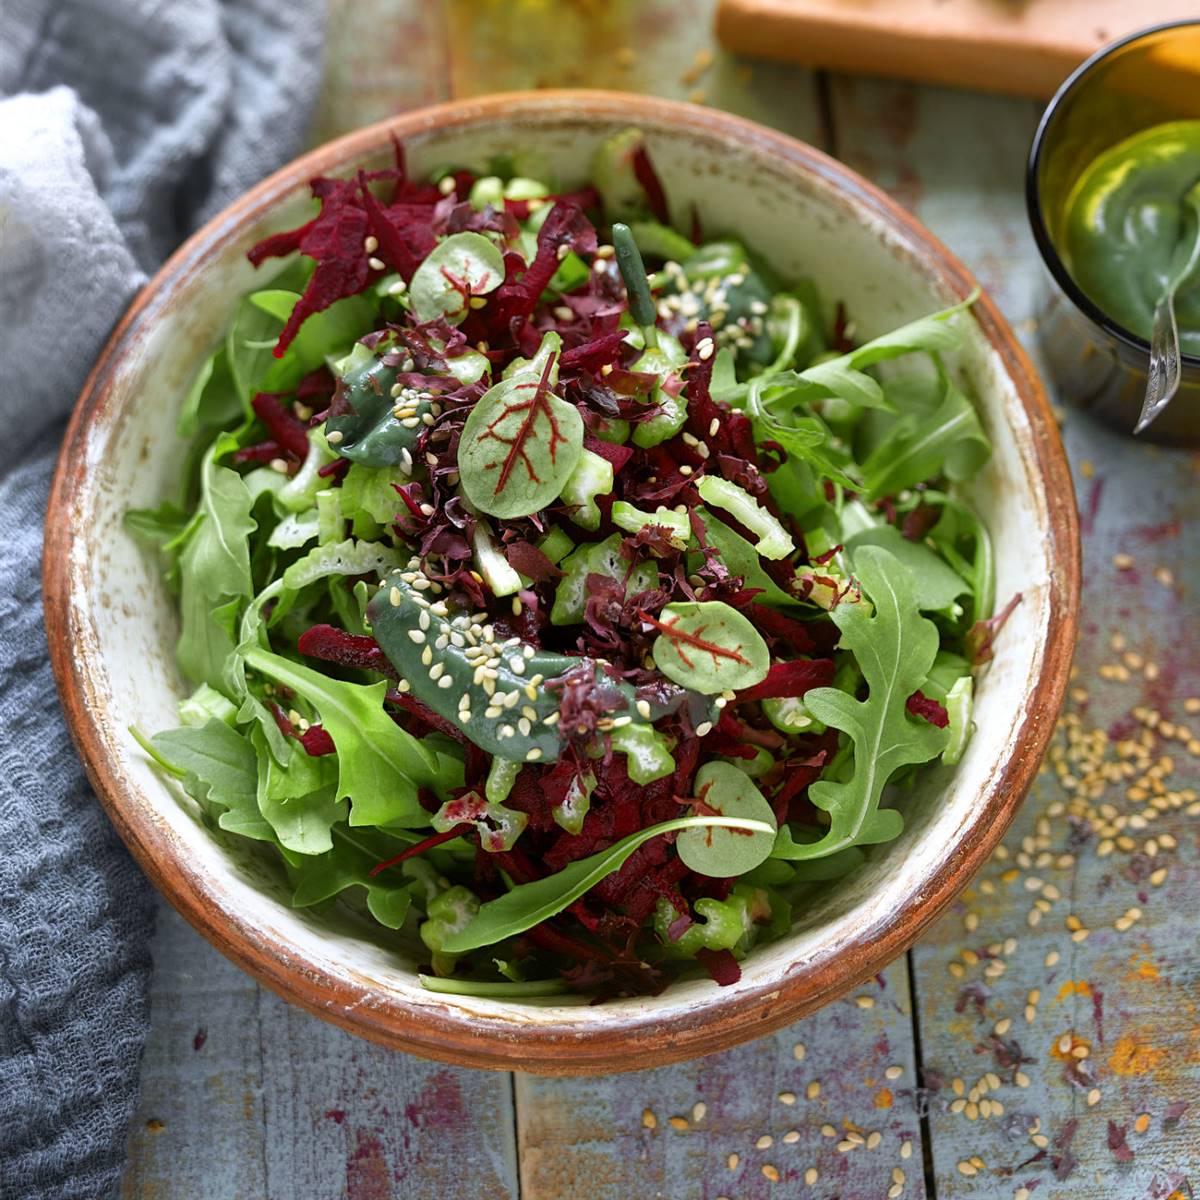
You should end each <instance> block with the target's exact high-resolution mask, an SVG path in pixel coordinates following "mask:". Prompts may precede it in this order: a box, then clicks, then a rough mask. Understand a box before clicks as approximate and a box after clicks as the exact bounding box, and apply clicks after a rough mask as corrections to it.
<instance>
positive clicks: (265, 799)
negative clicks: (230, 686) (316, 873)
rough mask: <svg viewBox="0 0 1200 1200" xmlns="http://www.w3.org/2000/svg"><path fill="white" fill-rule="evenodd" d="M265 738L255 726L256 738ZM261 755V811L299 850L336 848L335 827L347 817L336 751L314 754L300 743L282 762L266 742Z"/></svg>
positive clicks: (260, 747) (312, 851) (283, 841)
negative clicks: (336, 794)
mask: <svg viewBox="0 0 1200 1200" xmlns="http://www.w3.org/2000/svg"><path fill="white" fill-rule="evenodd" d="M255 739H262V733H261V732H260V731H259V730H257V729H256V730H255V731H254V733H253V734H252V735H251V741H252V742H253V741H255ZM255 750H256V752H257V754H256V757H257V759H258V786H257V796H258V809H259V812H261V813H262V815H263V818H264V820H266V821H267V822H268V824H269V825H270V826H271V828H272V829H274V831H275V836H276V837H278V838H279V843H280V845H282V846H286V847H287V848H288V849H289V850H294V851H295V852H296V853H297V854H323V853H324V852H325V851H327V850H331V849H332V848H333V842H332V839H331V838H330V833H329V831H330V828H331V827H332V826H333V825H334V824H335V823H336V822H338V821H344V820H345V819H346V802H345V801H344V800H338V799H335V798H334V792H335V791H336V782H337V775H338V769H337V763H336V761H335V760H334V758H333V756H332V755H329V756H323V757H320V758H312V757H310V756H309V755H308V754H307V753H305V751H304V750H303V749H302V748H301V747H300V746H298V745H294V746H293V747H292V750H291V754H290V755H289V757H288V762H287V764H286V765H281V764H280V763H278V762H276V761H275V759H274V757H273V756H272V755H271V754H269V753H268V752H267V747H266V744H265V742H263V743H262V744H258V745H255Z"/></svg>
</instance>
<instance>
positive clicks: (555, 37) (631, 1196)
mask: <svg viewBox="0 0 1200 1200" xmlns="http://www.w3.org/2000/svg"><path fill="white" fill-rule="evenodd" d="M332 6H333V18H332V21H331V27H330V35H329V48H328V54H329V67H328V71H327V79H326V85H325V90H324V95H323V100H322V106H321V110H320V113H319V115H318V118H317V123H316V129H315V131H314V141H321V140H324V139H325V138H327V137H330V136H333V135H335V134H338V133H341V132H344V131H346V130H349V129H351V128H354V127H356V126H358V125H361V124H363V123H365V122H368V121H373V120H376V119H379V118H382V117H385V116H387V115H388V114H389V113H392V112H395V111H398V110H400V109H403V108H409V107H413V106H416V105H420V104H426V103H430V102H434V101H439V100H444V99H447V98H450V97H455V96H463V95H471V94H477V93H482V92H489V91H501V90H505V89H512V88H528V87H539V86H541V87H553V86H594V87H610V88H620V89H629V90H642V91H648V92H653V93H655V94H658V95H663V96H670V97H674V98H677V99H689V100H692V101H694V102H697V103H704V104H710V105H713V106H716V107H721V108H725V109H729V110H731V111H733V112H736V113H739V114H742V115H744V116H748V117H751V118H753V119H755V120H758V121H761V122H763V123H765V124H768V125H771V126H774V127H776V128H779V129H782V130H784V131H786V132H787V133H790V134H793V135H795V136H797V137H800V138H803V139H805V140H807V141H810V142H812V143H814V144H816V145H819V146H822V147H824V148H825V149H826V150H828V151H830V152H831V153H833V154H835V155H836V156H838V157H839V158H841V159H843V160H844V161H845V162H847V163H848V164H849V165H850V166H851V167H853V168H855V169H856V170H858V171H860V172H862V173H863V174H864V175H866V176H867V177H868V178H869V179H872V180H874V181H875V182H877V183H879V184H881V185H882V186H883V187H884V188H886V189H887V190H889V191H890V192H891V193H892V194H893V195H894V196H896V197H897V199H899V200H900V201H901V203H903V204H905V205H906V206H907V207H909V208H910V209H911V210H912V211H913V212H915V213H916V214H917V215H918V216H919V217H920V218H921V219H922V220H923V221H925V222H926V224H928V225H929V226H930V228H932V229H933V231H934V232H935V233H936V234H938V235H939V236H940V237H942V238H943V239H944V240H945V241H946V242H947V243H948V244H949V246H950V247H951V249H953V250H954V251H955V252H957V253H958V254H959V256H960V257H961V258H962V259H963V260H964V261H965V262H966V263H967V264H968V266H970V267H971V268H972V269H973V270H974V271H975V272H976V273H977V274H978V276H979V277H980V279H981V280H982V282H983V284H984V286H985V287H986V288H988V289H989V291H990V292H991V293H992V294H993V296H994V297H995V298H996V299H997V301H998V302H999V304H1000V306H1001V308H1002V309H1003V310H1004V311H1005V313H1006V314H1007V316H1008V317H1009V319H1010V320H1011V321H1012V323H1013V325H1014V326H1015V328H1016V329H1017V330H1018V332H1019V333H1020V334H1021V336H1022V338H1023V339H1024V340H1025V342H1026V343H1027V345H1029V346H1030V348H1031V350H1032V349H1035V347H1034V346H1033V341H1034V338H1033V335H1034V332H1035V323H1034V322H1035V313H1036V311H1037V305H1038V302H1039V299H1040V297H1041V296H1042V279H1041V268H1040V265H1039V262H1038V259H1037V254H1036V251H1035V248H1034V245H1033V242H1032V240H1031V238H1030V236H1029V233H1028V229H1027V225H1026V220H1025V212H1024V203H1023V198H1022V187H1023V167H1024V157H1025V153H1026V150H1027V147H1028V144H1029V139H1030V136H1031V134H1032V132H1033V128H1034V123H1035V120H1036V117H1037V109H1036V106H1035V105H1034V104H1033V103H1032V102H1029V101H1022V100H1013V99H1005V98H999V97H995V96H984V95H980V94H975V93H971V92H964V91H951V90H947V89H938V88H932V87H916V86H909V85H905V84H897V83H890V82H882V81H878V80H873V79H866V78H851V77H843V76H824V75H817V74H813V73H811V72H808V71H804V70H800V69H795V68H791V67H787V66H780V65H773V64H764V63H751V62H748V61H740V60H737V59H734V58H732V57H730V56H728V55H726V54H724V53H722V52H721V50H720V49H719V48H718V47H717V46H716V45H715V43H714V42H713V37H712V7H711V4H710V3H709V2H708V0H704V2H696V3H688V2H685V0H641V2H640V3H637V2H634V0H595V2H585V0H571V2H568V0H449V2H446V3H437V2H435V0H332ZM1035 356H1036V355H1035ZM1062 422H1063V435H1064V438H1065V440H1066V444H1067V448H1068V452H1069V454H1070V457H1071V463H1072V467H1073V470H1074V474H1075V484H1076V489H1077V493H1078V497H1079V504H1080V509H1081V512H1082V515H1083V535H1084V567H1085V571H1084V579H1085V582H1084V591H1083V614H1082V622H1081V631H1082V632H1081V637H1080V643H1079V648H1078V654H1077V659H1076V664H1077V665H1076V668H1075V679H1074V683H1073V688H1072V693H1071V700H1070V703H1069V705H1068V709H1067V712H1066V714H1065V716H1064V720H1063V722H1062V724H1061V725H1060V730H1059V733H1058V735H1057V741H1056V748H1055V749H1054V750H1053V751H1052V754H1051V758H1050V760H1049V761H1048V763H1047V765H1046V766H1045V767H1044V768H1043V771H1042V774H1041V776H1040V777H1039V780H1038V783H1037V786H1036V787H1035V789H1034V792H1033V794H1032V795H1031V796H1030V798H1029V800H1028V802H1027V803H1026V805H1025V807H1024V809H1023V811H1022V813H1021V815H1020V816H1019V817H1018V819H1017V822H1016V824H1015V826H1014V827H1013V829H1012V831H1011V833H1010V834H1009V836H1008V838H1007V839H1006V841H1005V843H1004V845H1003V846H1002V847H1001V849H1000V851H999V852H998V853H997V855H996V856H995V858H994V859H993V861H992V862H991V863H990V864H989V865H988V866H987V868H986V869H985V870H984V871H983V872H982V874H981V875H980V876H979V878H978V879H977V880H976V881H975V882H974V884H973V885H972V887H971V888H970V890H968V891H967V892H966V893H965V894H964V896H963V898H962V900H961V902H960V903H959V904H957V905H956V906H955V909H954V911H953V912H952V913H951V914H950V915H949V916H947V917H946V918H945V919H944V920H943V921H942V922H941V923H940V925H938V926H937V927H936V928H935V930H934V931H933V932H932V934H930V935H929V936H928V937H927V938H926V939H925V940H924V941H923V942H922V943H921V944H920V945H919V946H918V947H917V948H916V949H914V950H913V951H912V952H911V953H910V954H909V955H908V956H907V957H906V958H904V959H901V960H899V961H897V962H896V963H894V964H892V966H891V967H890V968H889V969H888V970H887V971H886V972H884V973H883V974H882V975H881V976H879V977H878V979H877V981H876V983H875V984H873V985H872V986H870V987H868V988H864V989H861V990H860V991H859V992H857V993H856V994H854V995H852V996H849V997H846V998H845V999H842V1000H838V1001H836V1002H834V1003H833V1004H831V1005H829V1006H828V1007H826V1008H825V1009H824V1010H822V1011H821V1012H819V1013H817V1014H815V1015H814V1016H811V1017H809V1018H807V1019H805V1020H803V1021H801V1022H799V1023H798V1024H796V1025H795V1026H793V1027H792V1028H790V1029H788V1030H786V1031H784V1032H782V1033H779V1034H777V1035H775V1036H773V1037H770V1038H766V1039H763V1040H760V1041H757V1042H752V1043H750V1044H748V1045H744V1046H741V1047H739V1048H737V1049H735V1050H731V1051H729V1052H727V1053H724V1054H719V1055H715V1056H713V1057H710V1058H707V1059H703V1060H699V1061H696V1062H692V1063H688V1064H684V1065H681V1066H675V1067H670V1068H665V1069H662V1070H655V1071H647V1072H641V1073H635V1074H630V1075H623V1076H613V1077H608V1078H590V1079H539V1078H534V1077H532V1076H524V1075H519V1074H518V1075H511V1076H510V1075H503V1074H495V1073H486V1072H479V1071H471V1070H463V1069H456V1068H451V1067H445V1066H441V1065H436V1064H431V1063H426V1062H423V1061H421V1060H419V1059H416V1058H412V1057H409V1056H406V1055H404V1054H399V1053H395V1052H392V1051H387V1050H383V1049H380V1048H378V1047H375V1046H371V1045H368V1044H367V1043H365V1042H361V1041H358V1040H356V1039H354V1038H352V1037H351V1036H349V1035H348V1034H345V1033H342V1032H340V1031H339V1030H336V1029H334V1028H332V1027H331V1026H329V1025H326V1024H323V1023H322V1022H320V1021H317V1020H315V1019H313V1018H311V1017H309V1016H307V1015H305V1014H304V1013H301V1012H299V1011H297V1010H295V1009H292V1008H289V1007H288V1006H287V1005H285V1004H284V1003H283V1002H282V1001H280V1000H279V999H277V998H276V997H275V996H273V995H271V994H270V993H268V992H265V991H264V990H263V989H261V988H259V987H258V986H257V985H256V984H254V983H253V982H252V981H251V980H250V979H249V978H248V977H247V976H245V975H243V974H242V973H241V972H240V971H239V970H237V969H236V968H235V967H233V966H232V965H231V964H229V963H228V962H226V961H225V959H223V958H222V957H221V956H220V955H219V954H218V953H217V952H216V951H215V950H213V949H211V948H210V947H209V946H208V944H207V943H206V942H204V941H202V940H201V938H200V937H199V936H198V935H197V934H195V933H194V932H192V930H191V929H190V928H189V927H187V926H185V925H184V923H183V922H182V921H181V920H180V919H179V918H178V917H177V916H176V915H175V914H174V913H173V912H172V911H170V910H169V909H168V908H167V907H166V906H165V905H164V906H163V909H162V913H161V917H160V921H159V928H158V934H157V939H156V943H155V962H156V969H155V974H154V983H153V1019H152V1025H151V1030H150V1036H149V1042H148V1045H147V1049H146V1055H145V1060H144V1064H143V1070H142V1098H141V1109H140V1114H139V1116H138V1119H137V1121H136V1124H135V1128H134V1132H133V1135H132V1139H131V1146H130V1163H129V1168H128V1172H127V1174H126V1178H125V1185H124V1195H125V1196H126V1197H130V1198H132V1197H153V1198H155V1200H234V1198H235V1197H237V1198H244V1200H260V1198H269V1200H325V1198H336V1197H347V1198H348V1200H390V1198H393V1197H395V1198H397V1200H400V1198H403V1200H459V1198H462V1200H507V1198H510V1197H511V1198H515V1197H518V1196H520V1197H523V1198H524V1200H567V1198H568V1197H569V1198H571V1200H651V1198H657V1197H667V1198H671V1200H675V1198H678V1200H719V1198H720V1197H727V1198H728V1200H758V1198H767V1197H777V1198H783V1197H787V1198H789V1200H790V1198H791V1197H809V1196H811V1197H818V1198H822V1200H832V1198H834V1197H838V1198H841V1200H877V1198H878V1200H882V1198H883V1197H899V1196H904V1197H912V1198H919V1197H922V1196H928V1197H935V1196H936V1197H940V1198H942V1200H949V1198H951V1197H954V1198H958V1197H981V1198H992V1197H997V1198H1007V1197H1016V1200H1026V1198H1027V1197H1035V1198H1036V1200H1068V1198H1069V1200H1076V1198H1083V1197H1087V1198H1089V1200H1090V1198H1093V1197H1101V1198H1105V1200H1135V1198H1136V1200H1141V1198H1143V1197H1146V1198H1150V1200H1193V1197H1194V1196H1195V1195H1197V1194H1200V1014H1198V1013H1197V1005H1198V1004H1200V950H1198V943H1197V909H1200V820H1198V819H1197V818H1198V817H1200V802H1198V800H1197V788H1198V787H1200V711H1193V710H1200V699H1195V698H1196V697H1200V644H1198V635H1197V626H1198V623H1200V622H1198V620H1197V615H1198V608H1197V601H1196V597H1197V592H1198V588H1200V542H1198V531H1200V501H1198V496H1200V489H1198V488H1197V486H1196V485H1197V474H1198V469H1200V457H1198V456H1197V455H1196V454H1194V453H1187V452H1184V451H1177V450H1166V449H1158V448H1155V447H1152V446H1148V445H1144V444H1140V445H1139V444H1135V443H1134V442H1133V441H1132V440H1131V439H1130V438H1128V437H1125V436H1122V435H1119V434H1116V433H1114V432H1112V431H1109V430H1106V429H1103V428H1100V427H1098V426H1096V425H1095V424H1093V423H1092V422H1091V421H1090V420H1089V419H1088V418H1086V417H1084V416H1082V415H1080V414H1078V413H1077V412H1073V411H1064V412H1063V415H1062ZM1189 700H1191V701H1192V702H1191V703H1189ZM1189 722H1190V723H1191V729H1189V728H1188V723H1189Z"/></svg>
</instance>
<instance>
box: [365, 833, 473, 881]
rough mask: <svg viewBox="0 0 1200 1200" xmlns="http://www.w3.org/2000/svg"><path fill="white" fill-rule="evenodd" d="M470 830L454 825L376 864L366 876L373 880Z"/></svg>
mask: <svg viewBox="0 0 1200 1200" xmlns="http://www.w3.org/2000/svg"><path fill="white" fill-rule="evenodd" d="M470 829H471V826H470V825H455V826H453V827H452V828H450V829H447V830H444V831H443V832H442V833H434V834H431V835H430V836H429V837H427V838H426V839H425V840H424V841H423V842H417V844H416V845H415V846H409V847H408V848H407V849H406V850H401V851H400V853H399V854H397V855H396V856H395V858H389V859H386V860H385V861H384V862H381V863H376V864H375V865H374V866H373V867H372V868H371V869H370V871H368V872H367V874H368V875H370V876H371V878H372V879H374V878H375V876H376V875H378V874H380V873H381V872H382V871H386V870H387V869H388V868H389V867H394V866H396V865H397V864H398V863H402V862H404V861H405V859H409V858H415V857H416V856H417V855H418V854H424V853H425V851H426V850H432V849H433V848H434V846H440V845H441V844H442V843H443V842H448V841H450V839H451V838H456V837H462V835H463V834H464V833H467V832H468V831H469V830H470Z"/></svg>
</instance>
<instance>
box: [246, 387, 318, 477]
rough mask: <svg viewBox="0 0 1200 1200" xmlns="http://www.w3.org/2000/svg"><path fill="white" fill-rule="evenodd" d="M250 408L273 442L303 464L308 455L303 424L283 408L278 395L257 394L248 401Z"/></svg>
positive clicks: (288, 410)
mask: <svg viewBox="0 0 1200 1200" xmlns="http://www.w3.org/2000/svg"><path fill="white" fill-rule="evenodd" d="M250 407H251V408H253V409H254V413H255V416H257V417H258V419H259V420H260V421H261V422H262V423H263V424H264V425H265V426H266V427H267V430H268V431H269V432H270V434H271V436H272V437H273V438H274V439H275V441H276V442H278V443H279V445H280V446H282V447H283V449H284V450H286V451H287V452H288V453H289V454H291V455H293V456H294V457H295V458H297V459H299V460H300V461H301V462H303V461H304V459H305V457H306V456H307V455H308V435H307V433H306V432H305V427H304V423H303V422H302V421H301V420H300V418H299V417H297V416H296V414H295V413H293V412H292V411H291V410H290V409H288V408H285V407H284V406H283V404H282V402H281V401H280V399H279V397H278V395H276V394H274V393H272V392H259V393H257V394H256V395H255V397H254V399H253V400H251V401H250Z"/></svg>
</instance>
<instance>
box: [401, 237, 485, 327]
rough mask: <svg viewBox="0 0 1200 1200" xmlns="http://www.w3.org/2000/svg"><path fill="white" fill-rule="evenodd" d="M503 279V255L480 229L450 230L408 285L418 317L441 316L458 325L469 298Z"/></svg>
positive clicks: (467, 305) (420, 318)
mask: <svg viewBox="0 0 1200 1200" xmlns="http://www.w3.org/2000/svg"><path fill="white" fill-rule="evenodd" d="M503 282H504V258H503V256H502V255H501V253H500V251H499V249H498V248H497V246H496V245H495V243H494V242H491V241H489V240H488V239H487V238H485V237H484V236H483V234H481V233H453V234H451V235H450V236H449V237H448V238H446V239H444V240H443V241H441V242H439V243H438V244H437V245H436V246H434V248H433V249H432V250H431V251H430V252H429V254H428V255H427V257H426V258H425V260H424V261H423V262H422V263H421V265H420V266H419V267H418V268H417V269H416V272H415V273H414V275H413V277H412V283H411V284H410V285H409V289H408V290H409V295H410V296H411V297H412V306H413V313H414V314H415V315H416V317H417V319H418V320H419V321H436V320H437V319H438V318H439V317H444V318H445V319H446V320H447V321H449V322H450V324H451V325H459V324H461V323H462V322H463V321H465V320H466V319H467V314H468V313H469V312H470V311H471V309H470V303H469V302H470V300H471V298H472V297H474V296H483V295H486V294H487V293H488V292H494V291H495V290H496V289H497V288H498V287H499V286H500V285H501V284H502V283H503Z"/></svg>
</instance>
